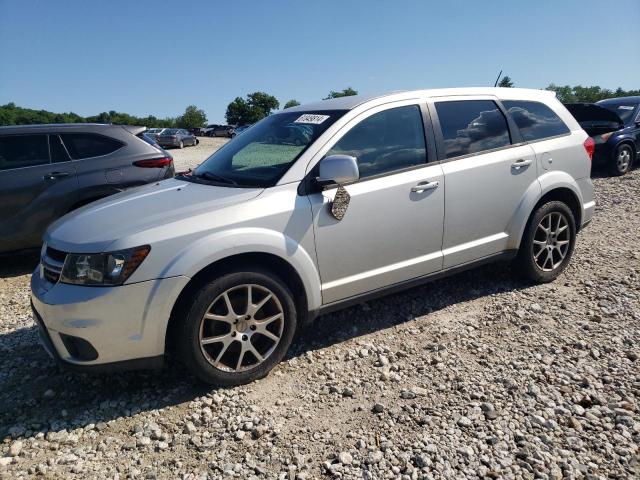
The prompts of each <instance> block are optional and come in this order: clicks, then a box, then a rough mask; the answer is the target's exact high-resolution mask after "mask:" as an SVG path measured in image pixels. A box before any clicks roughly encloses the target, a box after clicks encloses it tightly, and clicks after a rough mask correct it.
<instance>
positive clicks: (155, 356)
mask: <svg viewBox="0 0 640 480" xmlns="http://www.w3.org/2000/svg"><path fill="white" fill-rule="evenodd" d="M188 280H189V279H188V278H187V277H172V278H166V279H161V280H150V281H147V282H140V283H134V284H130V285H123V286H119V287H83V286H78V285H67V284H62V283H52V282H50V281H48V280H47V279H46V278H45V277H44V276H41V275H40V269H39V268H38V269H37V270H36V271H35V272H34V273H33V275H32V277H31V306H32V309H33V314H34V320H35V321H36V323H37V324H38V326H39V328H40V338H41V342H42V344H43V346H44V347H45V349H46V350H47V352H48V353H49V354H50V355H51V356H52V357H53V358H54V359H56V360H57V361H59V362H61V363H63V364H65V365H67V366H70V367H73V368H75V369H79V370H83V371H87V370H89V371H93V370H95V371H112V370H122V369H127V370H130V369H137V368H154V367H160V366H162V364H163V357H164V343H165V342H164V338H165V332H166V327H167V323H168V321H169V316H170V314H171V309H172V307H173V304H174V302H175V300H176V299H177V297H178V295H179V293H180V291H181V290H182V288H183V287H184V286H185V285H186V283H187V282H188Z"/></svg>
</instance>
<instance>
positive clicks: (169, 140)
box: [156, 128, 198, 148]
mask: <svg viewBox="0 0 640 480" xmlns="http://www.w3.org/2000/svg"><path fill="white" fill-rule="evenodd" d="M156 138H157V141H158V144H159V145H160V146H162V147H178V148H184V147H186V146H194V145H197V144H198V139H197V138H196V136H195V135H194V134H193V133H189V132H188V131H187V130H185V129H183V128H165V129H164V130H162V132H161V133H160V134H158V135H157V137H156Z"/></svg>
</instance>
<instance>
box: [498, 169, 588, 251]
mask: <svg viewBox="0 0 640 480" xmlns="http://www.w3.org/2000/svg"><path fill="white" fill-rule="evenodd" d="M558 188H566V189H569V190H571V192H573V194H574V195H575V196H576V198H577V200H578V204H579V205H580V210H581V216H582V217H583V218H584V204H583V199H582V194H581V193H580V188H579V187H578V184H577V182H576V180H575V179H574V178H573V177H572V176H571V175H569V174H568V173H566V172H563V171H560V170H551V171H547V172H545V173H543V174H542V175H541V176H539V177H538V179H537V182H534V183H532V184H531V185H530V186H529V188H528V189H527V190H526V192H525V193H524V195H523V196H522V200H521V201H520V204H519V205H518V208H517V209H516V212H515V214H514V215H513V217H511V221H510V222H509V225H508V226H507V232H508V234H509V241H508V244H507V249H514V250H517V249H518V248H519V247H520V240H521V239H522V235H523V234H524V229H525V228H526V226H527V222H528V221H529V217H530V216H531V212H533V209H534V208H535V206H536V204H537V203H538V202H539V201H540V199H541V198H542V197H544V196H545V195H546V194H547V193H549V192H550V191H552V190H556V189H558Z"/></svg>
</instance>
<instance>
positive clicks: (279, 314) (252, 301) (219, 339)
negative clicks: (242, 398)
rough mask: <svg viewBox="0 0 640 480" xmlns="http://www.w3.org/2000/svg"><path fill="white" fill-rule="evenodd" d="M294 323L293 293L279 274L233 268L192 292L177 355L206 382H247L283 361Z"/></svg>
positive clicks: (215, 383) (231, 383)
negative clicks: (240, 270) (235, 270)
mask: <svg viewBox="0 0 640 480" xmlns="http://www.w3.org/2000/svg"><path fill="white" fill-rule="evenodd" d="M296 324H297V321H296V310H295V305H294V302H293V296H292V294H291V292H290V291H289V289H288V288H287V286H286V285H285V284H284V283H283V282H282V281H281V280H280V279H279V278H277V277H276V276H274V275H272V274H271V273H269V272H263V271H245V272H231V273H228V274H225V275H223V276H221V277H219V278H218V279H216V280H213V281H212V282H211V283H209V284H207V285H205V286H203V287H202V288H201V289H200V290H199V291H198V292H197V293H196V294H195V295H194V297H193V300H192V303H191V306H190V308H189V310H188V312H186V318H185V321H184V323H183V324H182V326H181V330H180V337H179V346H180V357H181V359H182V361H183V363H184V364H185V365H186V366H187V367H188V368H189V369H190V370H191V371H192V372H193V373H194V374H195V375H196V376H197V377H198V378H200V379H201V380H202V381H204V382H206V383H209V384H214V385H223V386H230V385H241V384H244V383H249V382H252V381H253V380H256V379H259V378H262V377H264V376H265V375H267V374H268V373H269V371H270V370H271V369H272V368H273V367H274V366H275V365H277V364H278V363H279V362H280V360H282V358H283V357H284V355H285V354H286V352H287V350H288V349H289V346H290V345H291V342H292V340H293V336H294V333H295V331H296Z"/></svg>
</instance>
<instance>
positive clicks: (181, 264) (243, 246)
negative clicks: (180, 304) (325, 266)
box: [160, 228, 322, 310]
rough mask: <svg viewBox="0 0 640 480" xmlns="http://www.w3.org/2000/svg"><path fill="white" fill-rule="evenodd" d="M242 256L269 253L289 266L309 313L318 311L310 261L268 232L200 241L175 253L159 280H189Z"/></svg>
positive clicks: (244, 231) (239, 231)
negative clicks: (220, 261)
mask: <svg viewBox="0 0 640 480" xmlns="http://www.w3.org/2000/svg"><path fill="white" fill-rule="evenodd" d="M242 253H268V254H272V255H275V256H277V257H280V258H281V259H282V260H284V261H286V262H287V263H289V264H290V265H291V266H292V267H293V268H294V269H295V270H296V272H298V275H299V276H300V279H301V280H302V283H303V285H304V290H305V293H306V297H307V305H308V307H309V310H315V309H318V308H320V305H321V304H322V298H321V296H320V291H321V289H320V276H319V274H318V270H317V267H316V264H315V262H314V260H313V257H312V256H311V255H310V254H309V252H307V251H306V250H305V249H304V248H303V246H302V245H301V244H300V243H298V242H297V241H295V240H294V239H292V238H291V237H289V236H287V235H285V234H284V233H282V232H277V231H275V230H270V229H267V228H235V229H231V230H223V231H219V232H215V233H212V234H211V235H208V236H206V237H203V238H201V239H200V240H198V241H197V242H195V243H192V244H190V245H188V246H186V247H185V248H183V249H182V250H181V251H179V252H177V254H176V255H175V256H174V257H173V258H172V259H171V261H170V262H168V263H167V265H166V266H165V268H164V269H163V270H162V272H161V273H160V278H168V277H175V276H179V275H186V276H188V277H191V278H192V277H193V276H194V275H196V274H197V273H198V272H199V271H201V270H202V269H204V268H205V267H207V266H209V265H211V264H212V263H215V262H217V261H219V260H223V259H225V258H227V257H230V256H233V255H238V254H242Z"/></svg>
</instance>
